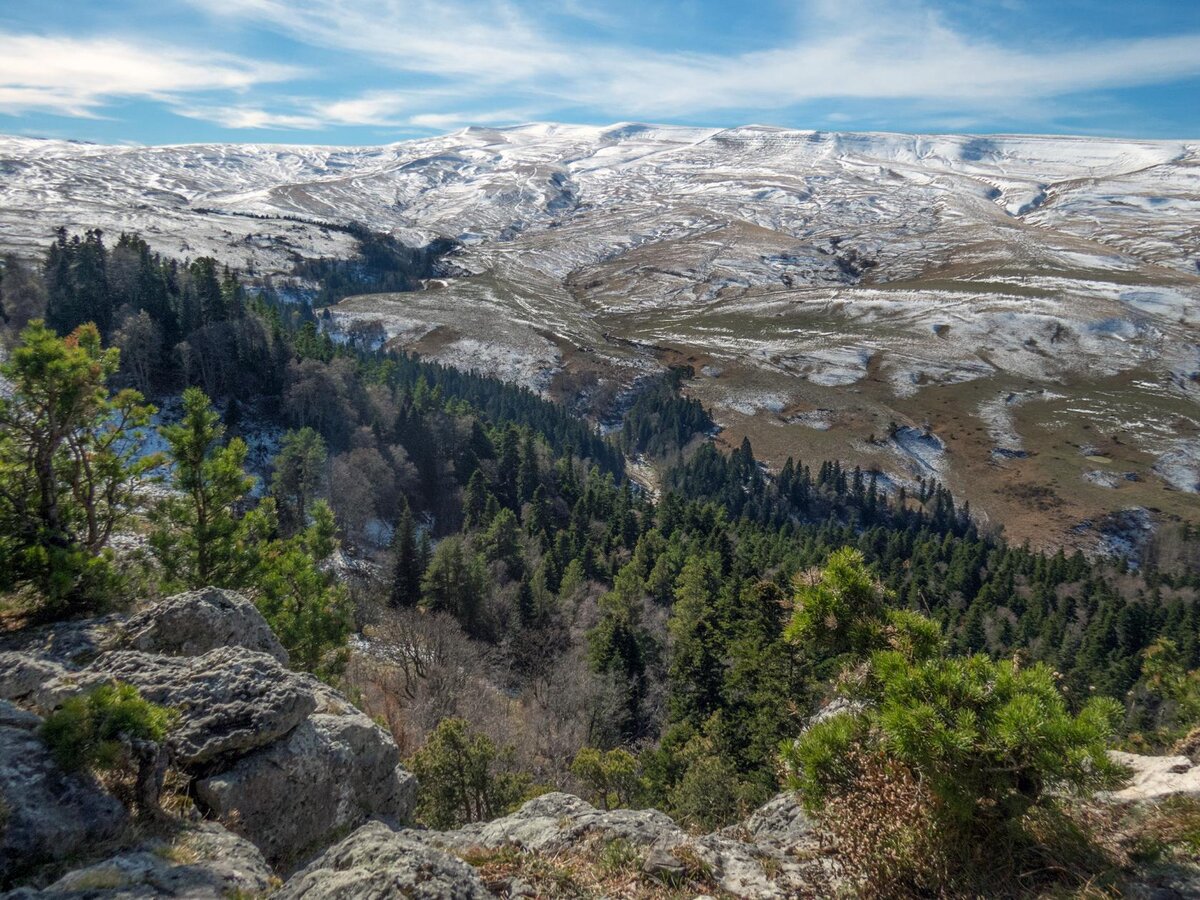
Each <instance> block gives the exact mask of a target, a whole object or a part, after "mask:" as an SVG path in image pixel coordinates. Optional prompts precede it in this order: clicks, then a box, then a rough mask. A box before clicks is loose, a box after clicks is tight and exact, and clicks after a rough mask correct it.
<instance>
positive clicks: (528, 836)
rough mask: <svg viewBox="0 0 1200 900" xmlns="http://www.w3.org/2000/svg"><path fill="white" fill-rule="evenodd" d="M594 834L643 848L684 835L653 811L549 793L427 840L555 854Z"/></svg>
mask: <svg viewBox="0 0 1200 900" xmlns="http://www.w3.org/2000/svg"><path fill="white" fill-rule="evenodd" d="M592 835H596V836H599V837H601V838H603V839H607V840H616V839H618V838H619V839H621V840H623V841H626V842H627V843H629V844H631V845H633V846H635V847H647V846H649V845H651V844H654V843H655V842H657V841H660V840H662V839H663V838H664V837H666V838H668V839H677V840H679V841H682V840H683V839H684V838H686V836H687V835H686V833H685V832H684V831H683V829H681V828H680V827H679V826H678V825H676V824H675V823H674V822H673V821H672V820H671V818H670V817H669V816H666V815H664V814H663V813H661V812H659V811H658V810H656V809H613V810H607V811H602V810H599V809H596V807H594V806H592V805H591V804H590V803H588V802H586V801H584V800H581V799H579V798H578V797H575V796H573V795H571V794H563V793H560V792H557V791H555V792H552V793H549V794H543V795H542V796H540V797H535V798H534V799H533V800H530V801H529V802H528V803H526V804H525V805H523V806H522V807H521V808H520V809H518V810H517V811H516V812H514V813H511V814H509V815H507V816H504V817H502V818H499V819H494V820H493V821H491V822H481V823H475V824H472V825H467V826H465V827H463V828H460V829H458V830H457V831H447V832H430V840H432V841H434V842H435V843H440V844H442V845H444V846H452V847H460V848H461V847H487V848H497V847H504V846H510V845H511V846H516V847H520V848H521V849H523V850H529V851H533V852H538V853H558V852H561V851H563V850H568V849H570V848H572V847H576V846H578V845H579V844H580V843H581V842H582V841H583V840H584V839H585V838H587V837H589V836H592Z"/></svg>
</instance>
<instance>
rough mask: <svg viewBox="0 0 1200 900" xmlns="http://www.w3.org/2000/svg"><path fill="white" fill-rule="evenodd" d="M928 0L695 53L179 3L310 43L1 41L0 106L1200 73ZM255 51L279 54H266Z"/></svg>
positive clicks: (851, 100) (1014, 113) (372, 111)
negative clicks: (961, 13) (210, 45)
mask: <svg viewBox="0 0 1200 900" xmlns="http://www.w3.org/2000/svg"><path fill="white" fill-rule="evenodd" d="M935 2H937V0H890V2H889V0H800V2H798V3H797V4H796V7H795V14H794V15H792V16H790V17H788V18H787V19H786V20H782V21H778V22H775V23H773V25H774V27H773V28H772V29H771V30H770V31H769V32H767V31H766V30H765V29H764V35H763V36H762V39H761V41H760V42H759V43H758V44H757V45H756V46H754V47H753V48H752V49H744V48H745V46H746V45H745V44H744V43H743V44H740V45H739V46H741V47H742V48H743V49H741V50H738V51H733V50H730V51H729V52H720V51H719V50H713V49H712V44H711V43H710V44H709V45H708V49H706V50H705V51H704V52H699V51H695V52H693V51H690V50H688V49H687V48H686V45H683V46H681V45H680V44H678V43H676V44H674V45H669V44H668V43H666V42H659V43H657V44H656V45H655V47H656V48H657V49H651V48H648V47H647V46H646V45H645V43H644V42H640V41H639V40H638V38H639V35H637V34H636V33H634V31H635V30H636V29H635V28H630V27H626V26H623V24H622V19H621V16H620V15H617V14H616V13H615V12H610V11H609V10H608V9H606V8H600V7H599V6H598V5H597V4H595V3H594V2H589V0H569V2H567V0H185V3H186V4H188V5H190V8H191V9H192V10H194V11H195V14H198V15H201V16H204V17H206V18H205V20H204V21H205V22H207V23H208V25H210V26H215V27H216V29H217V30H216V32H215V33H221V31H222V30H227V31H230V32H232V33H238V34H252V33H253V34H262V33H263V32H270V33H274V34H275V35H278V36H282V38H283V39H284V40H285V41H288V42H291V44H293V45H297V46H299V47H301V48H304V49H307V50H309V51H310V53H309V56H311V57H313V59H312V61H311V62H309V63H308V67H309V68H311V69H312V71H309V72H306V73H305V72H301V71H299V70H298V69H297V67H295V66H294V65H292V64H291V61H290V58H289V59H287V60H285V61H283V62H271V61H260V60H257V59H247V58H242V57H237V56H231V55H221V54H214V53H212V52H210V51H208V50H207V49H205V50H191V49H189V48H187V47H180V46H175V47H164V46H159V45H152V44H150V43H147V42H146V41H145V40H144V39H142V38H138V37H136V36H131V37H101V38H82V37H47V36H33V35H17V34H5V33H3V32H0V112H6V113H10V114H14V113H15V114H20V113H21V112H23V111H31V110H42V111H47V110H48V111H54V112H57V113H60V114H66V115H75V116H97V115H102V114H103V113H104V111H105V107H106V106H107V105H109V104H110V103H111V102H112V101H114V100H117V99H120V98H128V97H150V98H155V99H158V100H160V101H162V102H163V103H164V105H165V106H166V107H167V108H169V109H171V110H172V111H174V112H177V113H178V114H180V115H184V116H188V117H190V118H194V119H202V120H205V121H208V122H212V123H216V124H218V125H220V126H222V127H224V128H229V129H243V130H244V129H254V130H259V129H280V130H304V131H317V130H322V129H329V128H339V127H361V126H367V127H399V128H418V129H425V130H440V129H445V128H451V127H457V126H458V125H461V124H464V123H468V122H480V123H502V122H513V121H528V120H531V119H553V118H562V117H574V118H578V117H581V116H582V117H586V118H590V119H593V120H608V121H612V120H615V119H626V118H649V119H667V120H678V119H692V120H695V119H701V118H705V117H715V116H719V115H721V114H724V113H728V112H730V111H734V112H735V114H737V115H746V116H754V117H760V118H762V119H772V118H778V116H777V115H775V114H776V113H778V112H779V111H782V110H788V109H799V108H803V107H804V105H805V104H813V103H819V102H826V103H828V104H830V105H833V106H835V107H836V106H838V105H841V102H842V101H844V102H845V103H846V104H847V105H854V104H858V105H862V104H863V103H864V102H866V103H877V104H878V107H879V108H880V109H881V110H883V109H888V110H891V109H892V108H899V107H903V106H904V105H905V104H907V105H908V107H909V108H910V109H919V110H922V111H923V114H924V111H929V110H934V111H936V117H940V119H941V120H956V121H993V122H996V121H1005V120H1016V119H1018V118H1020V117H1025V118H1026V119H1027V118H1028V116H1029V111H1030V110H1035V109H1041V110H1048V109H1050V108H1051V107H1053V106H1054V105H1055V104H1056V103H1057V102H1058V101H1061V100H1063V98H1071V97H1078V96H1080V95H1082V94H1084V93H1086V92H1089V91H1092V92H1094V91H1098V90H1102V89H1107V88H1129V87H1135V86H1140V85H1148V84H1159V83H1168V82H1172V81H1179V80H1181V79H1185V78H1192V77H1197V76H1200V31H1196V32H1193V33H1176V34H1172V35H1166V36H1161V37H1137V38H1110V39H1108V40H1095V39H1093V40H1088V41H1082V40H1081V41H1077V42H1074V43H1072V42H1068V41H1064V40H1061V39H1059V40H1058V41H1057V42H1056V43H1049V42H1047V43H1046V44H1043V45H1036V46H1035V45H1031V44H1030V42H1029V41H1028V40H1026V39H1023V38H1022V37H1021V36H1020V35H1019V34H1014V35H1013V37H1011V38H1008V37H1002V36H997V35H1001V34H1002V32H1000V31H999V30H996V31H993V32H990V33H989V34H988V35H984V34H980V33H978V32H977V30H972V29H970V28H968V27H967V26H966V25H964V24H963V23H962V21H961V20H960V19H951V18H948V17H947V16H946V15H944V14H943V13H941V12H939V11H938V10H937V9H936V8H935V7H933V6H932V5H931V4H933V3H935ZM598 10H599V11H598ZM242 26H246V27H245V28H242ZM210 33H214V32H211V31H210ZM668 47H670V49H668ZM330 51H332V52H330ZM270 52H271V53H272V54H274V55H275V58H279V55H280V52H281V51H280V49H279V44H278V42H275V43H273V44H271V51H270ZM339 56H340V57H342V58H344V59H346V60H347V61H349V62H350V64H351V65H352V66H353V67H355V71H356V72H359V71H360V72H361V73H362V79H361V82H360V84H361V86H357V89H355V88H351V87H350V86H349V85H350V84H351V83H352V82H350V81H349V79H348V78H337V77H329V76H333V75H336V73H335V72H333V71H332V69H333V67H335V66H337V65H338V63H336V62H331V61H330V60H332V59H336V58H337V57H339ZM306 59H307V57H306ZM307 76H319V78H320V84H319V86H316V87H314V85H315V84H316V83H317V78H316V77H307ZM825 115H828V113H825ZM835 115H837V114H836V113H835ZM925 119H926V120H927V121H933V119H931V118H930V117H929V116H928V115H925ZM829 120H830V121H837V119H836V118H833V117H830V119H829Z"/></svg>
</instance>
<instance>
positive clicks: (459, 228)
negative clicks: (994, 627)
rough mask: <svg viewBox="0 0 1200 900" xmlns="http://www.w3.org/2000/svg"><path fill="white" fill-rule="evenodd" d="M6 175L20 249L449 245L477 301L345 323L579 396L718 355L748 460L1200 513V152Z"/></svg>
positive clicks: (637, 141)
mask: <svg viewBox="0 0 1200 900" xmlns="http://www.w3.org/2000/svg"><path fill="white" fill-rule="evenodd" d="M0 172H2V173H3V174H4V176H5V177H4V179H3V182H0V245H2V246H3V247H4V248H5V249H17V250H19V251H22V252H26V253H34V252H36V251H37V250H38V249H39V248H40V247H41V246H43V245H44V243H45V242H46V240H47V239H48V237H49V235H50V233H51V231H52V229H53V228H54V227H56V226H57V225H59V224H66V225H68V226H71V227H76V228H82V227H87V226H100V227H103V228H105V229H106V230H107V231H110V232H112V231H116V230H122V229H124V230H134V229H136V230H138V231H141V232H142V233H143V235H145V236H146V237H147V239H149V240H150V241H151V243H152V244H153V245H155V246H156V247H157V248H159V249H162V250H163V251H165V252H168V253H174V254H177V255H180V256H186V255H198V254H201V253H211V254H213V255H217V256H219V257H221V258H223V259H227V260H229V261H230V262H231V263H234V264H237V265H239V266H241V267H243V268H245V269H247V270H248V271H251V272H257V273H287V272H289V271H291V268H292V266H293V265H294V263H295V261H296V260H297V259H298V258H311V257H315V256H334V255H344V254H348V253H350V252H352V250H353V241H352V240H351V239H350V237H349V236H348V235H346V234H344V233H343V232H340V231H337V230H329V229H326V228H323V227H321V225H320V224H319V223H331V224H341V223H345V222H347V221H350V220H357V221H361V222H363V223H365V224H367V225H369V226H371V227H373V228H376V229H380V230H387V231H392V232H394V233H395V234H397V235H398V236H399V237H401V238H402V239H404V240H407V241H410V242H423V241H427V240H429V239H431V238H433V237H435V236H449V237H453V238H456V239H458V240H459V241H460V242H461V244H462V247H461V249H460V250H459V251H458V252H457V253H455V254H454V255H453V256H452V257H451V258H450V261H449V262H450V270H449V271H450V272H452V273H453V275H452V276H451V277H447V278H446V279H444V280H442V281H439V282H435V283H432V284H430V285H429V286H428V289H427V290H426V291H423V292H420V293H417V294H404V295H392V296H387V295H375V296H368V297H360V298H351V299H350V300H347V301H345V302H344V303H343V304H342V305H341V306H340V307H339V310H338V315H339V317H341V316H345V317H354V318H369V319H379V320H380V321H382V322H383V324H384V326H385V327H386V328H387V329H388V331H389V334H390V335H391V336H392V337H393V338H394V339H395V340H396V341H397V342H398V343H401V344H404V345H407V346H411V347H414V348H415V349H418V350H421V351H422V352H425V353H427V354H431V355H434V356H437V357H439V358H443V359H445V360H447V361H450V362H454V363H457V364H460V365H464V366H475V367H480V368H484V369H487V370H489V371H493V372H497V373H501V374H505V375H507V376H509V377H513V378H516V379H519V380H522V381H525V382H528V383H530V384H533V385H535V386H536V387H538V388H539V389H542V390H544V391H548V392H551V393H556V392H557V393H561V394H563V395H570V394H575V393H577V392H578V391H579V390H581V389H584V390H586V389H588V387H589V385H591V384H592V383H593V382H594V381H595V379H597V378H599V379H601V380H615V381H617V382H619V383H622V384H628V383H629V382H631V381H632V380H633V379H634V378H635V377H636V376H637V375H638V374H639V373H642V372H645V371H648V370H651V369H653V368H656V367H658V366H660V365H662V364H664V363H680V362H687V363H690V364H692V365H693V366H694V367H695V368H696V370H697V371H698V372H699V373H701V374H700V375H699V377H698V378H697V379H696V380H695V381H693V382H692V383H691V384H690V386H689V390H690V391H692V392H694V393H696V394H697V395H698V396H699V397H700V398H701V399H702V400H704V402H705V403H706V404H708V405H709V406H711V407H712V408H713V410H714V414H715V417H716V418H717V420H718V421H719V422H720V423H721V424H722V425H724V426H726V428H727V436H728V438H729V439H731V440H733V441H740V439H741V436H742V435H743V434H749V435H750V436H751V437H752V439H753V440H754V443H755V447H756V449H757V450H758V451H759V453H760V454H761V455H764V456H766V457H767V458H769V459H771V460H772V461H775V462H780V461H782V459H783V458H784V457H786V456H787V455H789V454H796V455H800V456H805V457H808V458H823V457H826V456H839V457H841V458H843V459H848V460H850V461H852V462H858V463H861V464H864V465H873V466H879V467H881V468H882V469H884V470H885V471H888V472H890V473H892V474H893V476H894V477H895V478H897V479H899V480H907V479H912V478H916V477H925V476H928V475H936V476H937V477H939V478H943V479H945V480H947V481H948V482H949V483H950V484H951V486H952V487H954V488H955V489H956V490H957V491H959V492H960V493H962V494H964V495H965V496H967V497H969V498H970V499H971V500H972V501H973V504H974V505H975V507H976V509H977V510H979V511H981V512H983V513H984V514H990V515H991V516H992V517H993V518H994V519H996V520H999V521H1003V522H1005V523H1006V524H1007V525H1008V527H1009V529H1010V531H1012V533H1013V534H1014V535H1015V536H1017V537H1027V536H1028V537H1034V538H1036V539H1038V540H1043V539H1045V538H1046V535H1047V534H1050V535H1052V536H1053V539H1054V540H1056V541H1065V542H1068V543H1070V542H1075V541H1078V542H1080V543H1082V544H1084V545H1087V546H1095V544H1096V541H1097V540H1098V539H1099V540H1100V541H1101V542H1103V541H1104V540H1107V539H1109V538H1108V537H1106V536H1105V534H1104V533H1103V529H1101V531H1100V532H1097V531H1096V530H1095V529H1092V530H1088V528H1087V527H1086V523H1091V524H1092V525H1098V524H1099V523H1100V521H1101V519H1102V517H1103V516H1104V515H1105V514H1107V513H1111V512H1114V511H1119V510H1123V509H1125V508H1127V507H1137V508H1142V507H1149V508H1154V509H1156V510H1160V511H1161V515H1162V516H1167V517H1169V516H1171V515H1175V514H1179V515H1188V514H1189V513H1190V514H1194V509H1193V507H1194V505H1195V504H1194V497H1190V496H1187V494H1188V492H1195V491H1196V489H1197V485H1198V484H1200V409H1198V408H1197V400H1198V399H1200V340H1198V331H1200V260H1198V247H1200V145H1196V144H1189V143H1185V142H1178V141H1176V142H1168V141H1158V142H1152V141H1127V140H1102V139H1090V138H1056V137H1022V136H995V137H978V136H952V135H946V136H910V135H887V134H837V133H823V132H801V131H786V130H782V129H777V128H768V127H761V126H750V127H745V128H737V129H729V130H715V129H699V128H666V127H652V126H644V125H636V124H622V125H616V126H611V127H607V128H600V127H590V126H561V125H530V126H523V127H519V128H511V129H480V128H472V129H467V130H465V131H462V132H459V133H456V134H451V135H446V136H443V137H438V138H432V139H428V140H420V141H410V142H404V143H399V144H392V145H387V146H382V147H364V148H332V147H283V146H266V145H213V146H185V147H156V148H126V147H97V146H92V145H80V144H71V143H65V142H55V141H31V140H25V139H18V138H8V139H0ZM281 216H287V217H294V218H293V219H281V218H257V217H281ZM252 217H253V218H252ZM298 220H304V221H298ZM895 425H911V426H914V427H916V428H917V429H918V430H919V431H920V430H924V429H928V430H929V432H930V434H931V436H930V438H928V439H927V440H924V441H923V442H921V443H919V444H914V443H913V442H912V441H910V440H907V439H905V437H904V435H906V434H909V432H905V431H897V430H896V428H895V427H894V426H895ZM889 435H895V437H889ZM1135 520H1136V521H1141V519H1138V518H1137V517H1135ZM1126 524H1128V523H1126ZM1081 526H1082V527H1081ZM1115 530H1116V531H1118V532H1119V531H1121V530H1122V529H1121V528H1117V529H1115ZM1125 530H1128V529H1125ZM1135 530H1136V529H1135ZM1118 537H1121V535H1118ZM1124 537H1128V535H1125V536H1124ZM1122 539H1123V538H1122Z"/></svg>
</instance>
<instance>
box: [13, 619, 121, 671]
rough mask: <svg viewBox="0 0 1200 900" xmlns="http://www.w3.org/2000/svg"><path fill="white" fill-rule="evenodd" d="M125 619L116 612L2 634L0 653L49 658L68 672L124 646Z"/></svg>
mask: <svg viewBox="0 0 1200 900" xmlns="http://www.w3.org/2000/svg"><path fill="white" fill-rule="evenodd" d="M125 619H126V616H125V615H124V614H123V613H113V614H112V615H108V616H100V617H99V618H95V619H82V620H80V621H77V622H56V623H55V624H53V625H41V626H38V627H36V628H26V629H23V630H21V631H16V632H13V633H11V634H6V635H0V651H12V650H15V651H19V652H21V653H27V654H30V655H31V656H37V657H40V658H42V659H48V660H51V661H52V662H56V663H59V664H60V665H62V666H65V667H66V668H68V669H73V668H78V667H79V666H84V665H87V663H89V662H91V661H92V660H93V659H95V658H96V657H97V656H99V655H100V654H101V653H103V652H104V651H105V650H116V649H119V648H120V645H121V623H122V622H124V621H125Z"/></svg>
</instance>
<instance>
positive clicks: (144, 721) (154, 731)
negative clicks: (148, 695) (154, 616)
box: [42, 681, 177, 771]
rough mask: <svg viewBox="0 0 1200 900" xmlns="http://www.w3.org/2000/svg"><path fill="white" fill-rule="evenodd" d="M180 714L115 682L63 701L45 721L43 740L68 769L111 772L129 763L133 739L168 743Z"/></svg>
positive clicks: (121, 683) (129, 687)
mask: <svg viewBox="0 0 1200 900" xmlns="http://www.w3.org/2000/svg"><path fill="white" fill-rule="evenodd" d="M176 717H177V713H176V712H175V711H174V710H171V709H167V708H165V707H162V706H158V705H156V704H154V703H151V702H150V701H149V700H146V699H144V698H143V697H142V695H141V694H139V693H138V690H137V688H135V687H134V686H133V685H131V684H125V683H123V682H120V681H114V682H112V683H110V684H102V685H100V686H99V687H97V688H95V689H94V690H92V691H90V692H88V693H86V694H82V695H80V696H77V697H71V698H70V699H69V700H67V701H66V702H65V703H63V705H62V706H61V707H60V708H59V709H57V710H55V711H54V712H53V713H51V714H50V716H49V717H48V718H47V719H46V721H45V723H43V725H42V739H43V740H44V741H45V742H46V744H47V746H49V748H50V752H51V753H53V754H54V758H55V759H56V760H57V761H58V763H59V765H61V766H62V767H63V768H65V769H72V770H78V769H85V768H90V769H97V770H100V771H105V770H111V769H114V768H118V767H120V766H122V765H123V764H124V760H125V758H126V753H125V750H126V747H127V745H128V743H129V742H130V741H134V740H140V741H153V742H154V743H159V744H160V743H162V741H163V740H164V739H165V738H166V736H167V732H168V731H169V730H170V728H171V726H172V724H173V723H174V722H175V719H176Z"/></svg>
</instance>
